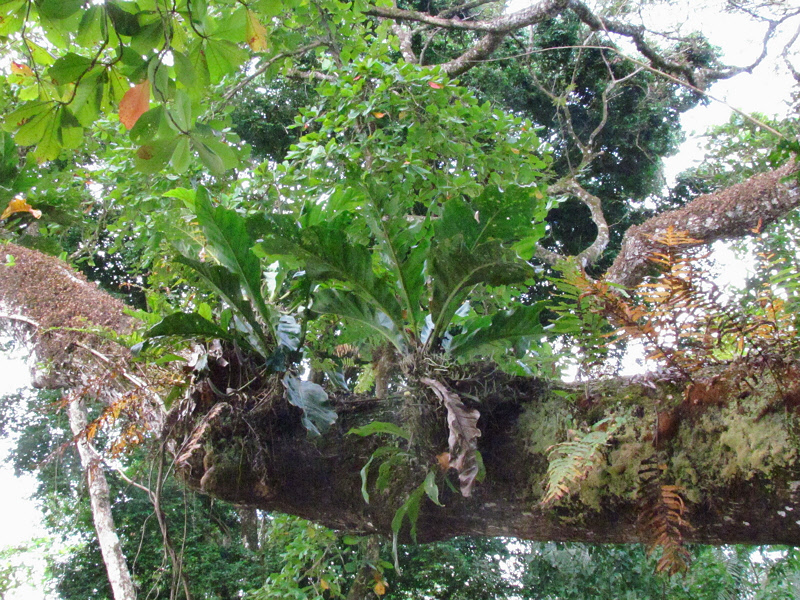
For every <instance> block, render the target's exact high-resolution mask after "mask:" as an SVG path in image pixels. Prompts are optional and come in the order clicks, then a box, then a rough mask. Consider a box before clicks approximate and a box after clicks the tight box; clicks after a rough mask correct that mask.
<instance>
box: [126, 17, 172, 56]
mask: <svg viewBox="0 0 800 600" xmlns="http://www.w3.org/2000/svg"><path fill="white" fill-rule="evenodd" d="M140 14H141V13H140ZM139 24H140V27H139V30H138V31H137V32H136V33H135V34H134V35H133V37H132V38H131V41H130V47H131V48H132V49H133V50H135V51H136V52H138V53H140V54H142V55H146V54H149V53H150V52H151V51H152V50H154V49H158V48H161V47H163V45H164V23H163V22H162V21H161V19H160V18H159V19H158V20H157V21H154V22H152V23H147V24H143V19H141V18H140V19H139Z"/></svg>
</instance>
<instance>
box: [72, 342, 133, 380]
mask: <svg viewBox="0 0 800 600" xmlns="http://www.w3.org/2000/svg"><path fill="white" fill-rule="evenodd" d="M73 343H74V344H75V345H76V346H78V347H79V348H83V349H84V350H86V351H87V352H90V353H91V354H92V355H94V356H95V357H96V358H98V359H100V360H101V361H103V362H104V363H106V364H107V365H111V364H113V361H112V360H111V359H110V358H109V357H108V356H106V355H105V354H103V353H101V352H98V351H97V350H95V349H94V348H90V347H89V346H87V345H86V344H84V343H82V342H73ZM122 376H123V377H124V378H125V379H127V380H128V381H130V382H131V383H132V384H133V385H135V386H136V387H137V388H140V389H142V390H145V391H148V390H149V388H148V385H147V384H146V383H145V382H144V381H142V380H141V379H139V378H138V377H136V375H132V374H131V373H128V372H127V371H125V370H122Z"/></svg>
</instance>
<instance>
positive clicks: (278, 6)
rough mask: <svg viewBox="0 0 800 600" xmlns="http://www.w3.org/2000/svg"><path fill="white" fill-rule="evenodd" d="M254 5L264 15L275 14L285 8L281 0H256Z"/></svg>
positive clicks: (272, 15)
mask: <svg viewBox="0 0 800 600" xmlns="http://www.w3.org/2000/svg"><path fill="white" fill-rule="evenodd" d="M254 6H255V8H256V10H258V12H260V13H261V14H262V15H264V16H265V17H274V16H277V15H279V14H281V12H282V11H283V9H284V8H285V5H284V3H283V2H282V0H256V2H255V3H254Z"/></svg>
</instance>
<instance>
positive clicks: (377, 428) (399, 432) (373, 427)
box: [347, 421, 411, 440]
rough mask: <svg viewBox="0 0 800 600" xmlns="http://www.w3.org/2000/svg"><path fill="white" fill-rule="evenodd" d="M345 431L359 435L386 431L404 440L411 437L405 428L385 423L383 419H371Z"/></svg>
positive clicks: (363, 435)
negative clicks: (364, 423)
mask: <svg viewBox="0 0 800 600" xmlns="http://www.w3.org/2000/svg"><path fill="white" fill-rule="evenodd" d="M347 433H348V434H352V435H360V436H361V437H366V436H368V435H374V434H376V433H388V434H389V435H396V436H397V437H401V438H403V439H404V440H409V439H411V434H409V433H408V432H407V431H406V430H405V429H403V428H402V427H398V426H397V425H395V424H394V423H386V422H384V421H372V422H371V423H368V424H367V425H362V426H361V427H353V428H352V429H350V431H348V432H347Z"/></svg>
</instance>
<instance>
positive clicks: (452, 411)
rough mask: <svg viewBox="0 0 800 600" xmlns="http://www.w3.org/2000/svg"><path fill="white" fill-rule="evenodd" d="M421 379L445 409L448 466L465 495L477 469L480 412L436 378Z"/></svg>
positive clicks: (469, 493) (467, 495)
mask: <svg viewBox="0 0 800 600" xmlns="http://www.w3.org/2000/svg"><path fill="white" fill-rule="evenodd" d="M420 382H422V383H424V384H425V385H427V386H428V387H429V388H431V390H433V393H434V394H436V396H437V397H438V398H439V400H441V401H442V404H444V407H445V408H446V409H447V428H448V429H449V430H450V435H449V436H448V439H447V442H448V445H449V447H450V457H451V460H450V466H451V467H453V468H454V469H455V470H456V471H458V481H459V483H460V488H461V495H462V496H464V497H465V498H468V497H469V496H471V495H472V486H473V484H474V483H475V478H476V477H477V475H478V471H479V466H478V458H477V453H478V438H479V437H480V435H481V431H480V429H478V419H479V418H480V416H481V414H480V413H479V412H478V411H477V410H475V409H474V408H473V409H468V408H467V407H466V406H465V405H464V403H463V402H462V401H461V398H459V397H458V395H457V394H454V393H453V392H451V391H450V390H449V389H447V387H445V385H444V384H442V383H440V382H438V381H436V380H435V379H429V378H427V377H423V378H422V379H420Z"/></svg>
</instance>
